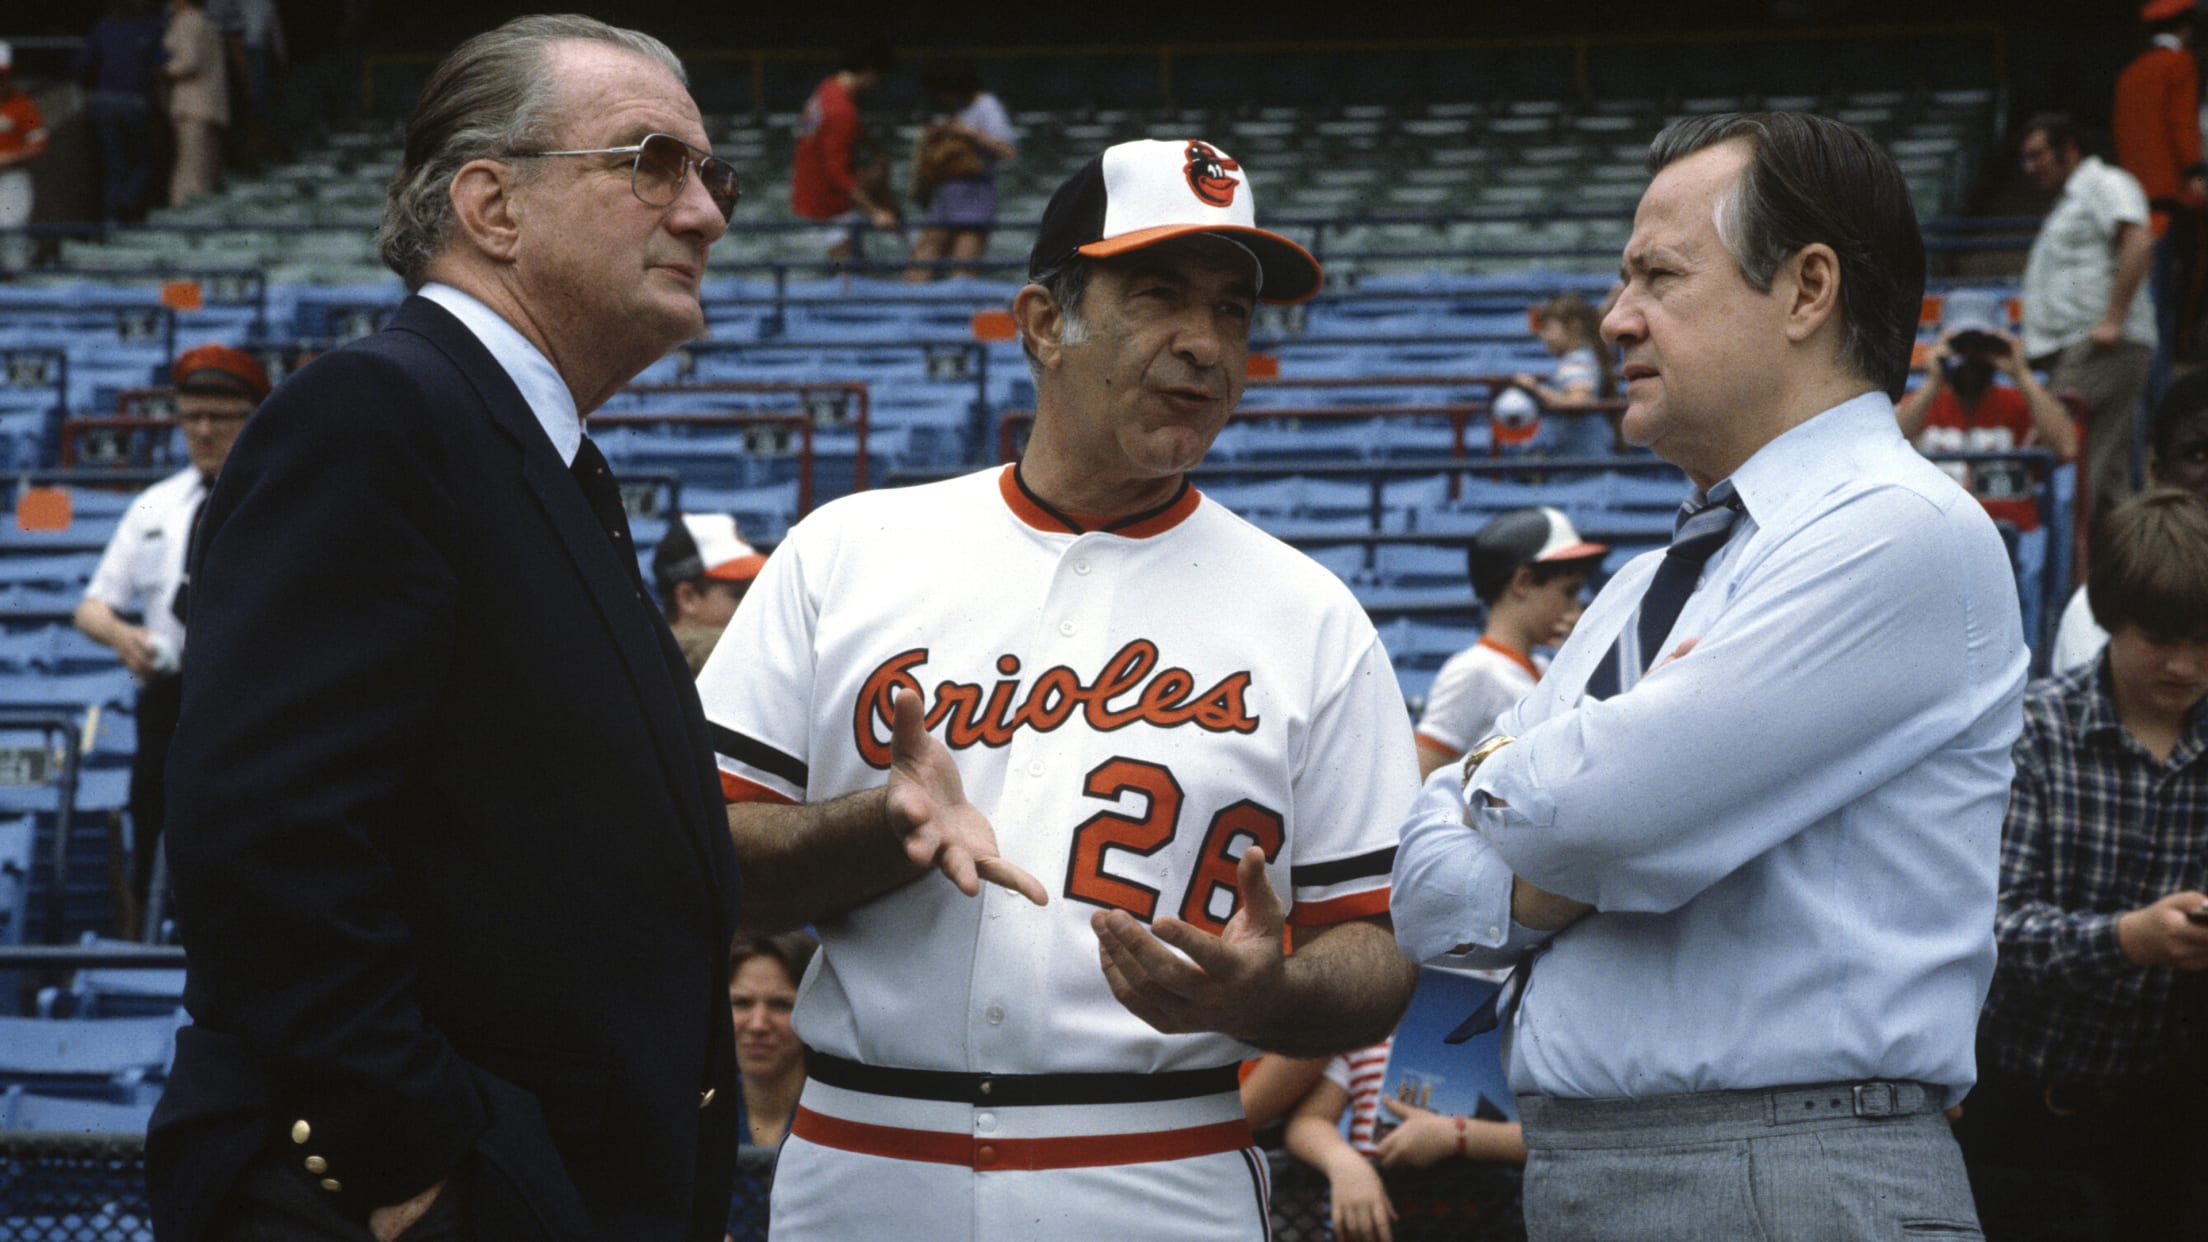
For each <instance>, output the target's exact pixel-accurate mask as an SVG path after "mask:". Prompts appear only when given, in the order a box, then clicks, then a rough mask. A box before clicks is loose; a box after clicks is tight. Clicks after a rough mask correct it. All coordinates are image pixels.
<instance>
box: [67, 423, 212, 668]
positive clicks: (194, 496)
mask: <svg viewBox="0 0 2208 1242" xmlns="http://www.w3.org/2000/svg"><path fill="white" fill-rule="evenodd" d="M205 499H207V480H206V477H205V476H203V475H202V474H200V472H199V469H198V467H196V466H186V467H185V468H184V469H182V470H179V471H177V472H176V473H175V474H172V475H170V476H169V477H168V478H165V479H163V480H161V481H160V482H159V483H156V484H154V485H153V486H152V487H149V488H147V489H146V490H145V491H142V492H140V493H138V497H137V499H135V500H133V501H131V502H130V508H128V509H125V510H124V511H123V518H122V520H121V521H120V522H117V523H116V524H115V534H114V535H113V536H112V537H111V538H109V539H108V541H107V548H106V549H105V550H104V551H102V552H101V553H100V563H99V564H98V565H97V566H95V567H94V568H93V570H92V577H91V579H90V580H89V581H87V582H86V583H85V584H84V597H85V598H86V599H96V600H98V601H100V602H101V603H103V604H106V605H107V606H108V607H110V608H113V609H115V610H116V611H118V612H136V613H139V614H140V615H141V616H142V617H143V618H144V625H145V628H146V630H147V631H148V632H149V633H151V634H152V635H153V644H154V647H155V649H156V650H157V651H158V652H159V658H158V663H157V665H156V667H157V668H158V669H159V670H160V671H163V672H171V673H173V672H175V671H176V667H177V665H176V662H177V661H178V660H179V659H180V658H182V656H183V654H184V623H183V622H182V621H179V620H177V619H176V611H175V604H176V588H177V584H179V583H181V582H183V581H184V556H185V553H186V552H187V551H188V550H189V549H190V547H191V540H192V519H193V518H194V517H196V516H198V514H199V505H200V502H201V501H203V500H205Z"/></svg>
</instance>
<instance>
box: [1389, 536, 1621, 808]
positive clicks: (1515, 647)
mask: <svg viewBox="0 0 2208 1242" xmlns="http://www.w3.org/2000/svg"><path fill="white" fill-rule="evenodd" d="M1609 551H1610V549H1609V547H1608V546H1607V545H1604V544H1599V543H1589V542H1587V541H1586V540H1584V539H1581V538H1580V537H1579V532H1578V531H1576V530H1573V529H1572V523H1571V521H1570V519H1568V518H1566V517H1565V516H1564V514H1563V513H1562V512H1560V511H1558V510H1556V509H1551V508H1548V507H1547V506H1541V507H1537V508H1530V509H1512V510H1511V511H1510V512H1508V513H1504V514H1500V515H1498V516H1496V517H1495V518H1494V519H1493V520H1491V521H1489V522H1488V523H1487V524H1486V525H1485V526H1482V527H1480V529H1479V530H1478V531H1477V532H1475V533H1474V534H1473V536H1472V546H1471V547H1470V548H1468V549H1466V551H1465V565H1466V568H1467V569H1468V570H1469V572H1470V574H1471V577H1472V591H1473V593H1474V594H1476V595H1478V596H1479V597H1480V602H1481V603H1484V604H1486V605H1487V627H1486V629H1484V630H1483V631H1482V632H1481V634H1480V639H1479V641H1478V642H1476V643H1474V644H1472V645H1471V646H1470V647H1467V648H1465V649H1464V650H1463V651H1460V652H1458V653H1457V654H1455V655H1453V656H1451V657H1449V662H1448V663H1446V664H1444V665H1442V666H1441V672H1440V673H1438V674H1436V675H1435V677H1434V685H1433V688H1432V689H1431V690H1428V691H1427V692H1426V710H1425V711H1424V712H1423V713H1421V714H1420V716H1419V718H1418V770H1419V774H1420V775H1421V776H1423V775H1426V774H1427V773H1430V772H1432V771H1433V770H1434V769H1435V768H1438V767H1440V766H1442V765H1443V764H1446V763H1454V762H1456V761H1457V760H1459V759H1461V758H1463V757H1464V752H1466V751H1468V750H1470V749H1472V744H1473V743H1475V742H1477V741H1479V740H1480V739H1481V738H1484V737H1486V736H1487V735H1488V733H1489V732H1491V727H1492V726H1493V725H1494V723H1495V718H1496V717H1497V716H1500V715H1502V714H1503V713H1504V712H1506V711H1508V710H1509V709H1510V708H1511V706H1512V705H1513V704H1515V703H1517V702H1518V700H1519V699H1521V698H1523V697H1525V695H1526V693H1527V692H1528V691H1530V690H1532V689H1533V683H1534V682H1536V681H1538V680H1539V679H1540V677H1541V670H1542V669H1543V668H1545V667H1546V666H1547V664H1548V659H1547V657H1546V656H1542V655H1538V654H1536V652H1535V648H1539V647H1557V646H1561V645H1562V644H1563V642H1564V640H1565V638H1567V637H1568V636H1570V634H1571V632H1572V625H1573V624H1574V623H1575V622H1577V621H1578V620H1579V612H1580V608H1581V597H1582V596H1583V595H1585V594H1586V591H1587V578H1588V575H1590V574H1592V573H1593V572H1594V571H1595V569H1596V568H1597V567H1598V566H1600V565H1601V564H1602V558H1603V557H1604V556H1605V555H1606V554H1607V553H1608V552H1609Z"/></svg>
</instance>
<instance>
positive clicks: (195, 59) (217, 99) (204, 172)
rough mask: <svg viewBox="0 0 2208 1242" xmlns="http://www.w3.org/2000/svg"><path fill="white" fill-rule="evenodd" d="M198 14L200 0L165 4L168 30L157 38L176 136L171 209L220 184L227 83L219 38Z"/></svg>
mask: <svg viewBox="0 0 2208 1242" xmlns="http://www.w3.org/2000/svg"><path fill="white" fill-rule="evenodd" d="M201 10H202V5H201V0H169V28H168V32H167V33H165V34H163V35H162V36H161V46H162V49H163V50H164V51H166V52H167V53H168V59H167V61H166V62H165V63H164V64H163V65H162V68H161V72H162V74H163V75H164V76H166V77H167V78H168V81H169V125H170V127H171V128H172V129H173V130H175V132H176V161H175V165H174V167H173V168H171V169H170V171H169V206H171V207H181V206H183V205H184V204H185V203H187V202H190V201H191V200H192V198H193V197H194V196H196V195H200V194H212V193H214V191H215V189H216V188H217V187H218V186H219V185H220V184H221V182H222V131H223V127H224V126H227V125H228V124H230V83H229V80H228V70H227V68H226V64H227V62H226V60H225V59H224V56H223V51H222V34H221V32H219V31H217V30H216V29H215V24H214V23H213V22H211V21H208V20H207V14H206V13H205V12H203V11H201Z"/></svg>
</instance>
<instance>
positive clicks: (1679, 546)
mask: <svg viewBox="0 0 2208 1242" xmlns="http://www.w3.org/2000/svg"><path fill="white" fill-rule="evenodd" d="M1740 513H1741V504H1740V494H1739V493H1737V492H1735V491H1734V490H1733V482H1732V480H1731V479H1727V480H1725V481H1724V482H1721V483H1719V484H1718V485H1717V486H1716V487H1713V488H1711V489H1710V490H1709V493H1708V495H1707V496H1706V498H1704V499H1701V500H1689V501H1688V502H1687V503H1685V504H1683V505H1681V506H1679V519H1678V521H1677V522H1675V523H1674V524H1673V525H1672V535H1671V547H1670V548H1668V549H1666V550H1665V552H1664V563H1663V564H1661V565H1658V566H1657V567H1656V576H1655V578H1653V579H1651V580H1650V581H1649V584H1648V590H1646V591H1644V592H1642V594H1641V602H1640V603H1639V604H1638V605H1636V606H1635V607H1634V610H1633V616H1632V617H1631V618H1630V619H1629V620H1628V621H1627V623H1626V626H1625V629H1624V630H1622V631H1620V632H1619V634H1618V641H1617V642H1615V643H1613V644H1611V647H1610V650H1608V651H1606V652H1604V653H1603V656H1602V663H1600V664H1598V665H1596V666H1595V671H1594V675H1593V676H1591V677H1589V678H1588V679H1587V690H1586V694H1587V697H1588V698H1591V699H1607V698H1609V697H1610V696H1611V695H1613V694H1618V693H1621V692H1622V691H1626V690H1630V689H1632V688H1633V684H1634V683H1635V682H1638V681H1639V680H1640V679H1641V674H1643V673H1645V672H1647V671H1648V666H1649V663H1650V657H1651V656H1652V655H1653V653H1654V652H1655V651H1656V650H1657V649H1658V648H1659V647H1661V646H1662V645H1663V641H1664V638H1665V636H1666V635H1669V634H1670V633H1671V627H1672V625H1673V623H1675V622H1676V621H1678V620H1679V610H1680V609H1681V608H1684V607H1686V603H1687V597H1688V596H1689V595H1692V594H1694V584H1695V583H1696V582H1697V581H1699V580H1700V579H1701V577H1702V567H1703V566H1704V565H1706V564H1708V563H1709V560H1710V558H1711V557H1713V556H1715V555H1717V550H1718V549H1719V548H1722V547H1724V546H1725V541H1726V540H1727V539H1729V538H1731V537H1732V534H1733V522H1734V520H1735V519H1737V518H1738V517H1739V516H1740ZM1621 669H1631V670H1632V679H1631V680H1622V679H1621V678H1620V675H1619V670H1621ZM1553 943H1555V942H1554V941H1553V940H1552V941H1547V942H1544V943H1543V944H1542V945H1541V946H1540V947H1538V948H1536V949H1534V950H1533V951H1532V952H1531V953H1529V954H1527V955H1526V956H1525V957H1522V958H1520V959H1518V964H1517V965H1515V966H1513V967H1511V968H1510V974H1509V975H1508V976H1506V977H1505V978H1504V979H1503V985H1502V986H1501V987H1500V988H1497V989H1496V990H1495V993H1494V994H1493V995H1491V996H1489V997H1488V998H1487V999H1486V1000H1485V1001H1483V1002H1481V1004H1480V1007H1479V1008H1478V1009H1476V1010H1474V1011H1473V1013H1472V1016H1471V1017H1469V1018H1466V1019H1465V1020H1464V1021H1463V1022H1461V1023H1459V1024H1458V1025H1457V1028H1456V1029H1455V1030H1453V1031H1451V1032H1449V1033H1448V1034H1447V1035H1444V1036H1442V1042H1443V1043H1447V1044H1461V1043H1463V1042H1465V1041H1466V1040H1468V1039H1471V1038H1473V1037H1474V1036H1478V1035H1485V1034H1487V1033H1488V1032H1489V1031H1492V1030H1494V1029H1495V1028H1496V1027H1497V1026H1500V1025H1502V1024H1503V1023H1506V1022H1508V1021H1510V1019H1511V1016H1512V1015H1513V1014H1514V1013H1515V1012H1516V1011H1517V1008H1518V1002H1519V1001H1520V1000H1522V999H1524V997H1525V994H1526V981H1527V979H1529V978H1531V977H1532V975H1533V964H1534V962H1535V961H1537V960H1538V959H1539V958H1540V956H1541V954H1543V953H1544V952H1546V951H1547V950H1548V947H1549V945H1550V944H1553Z"/></svg>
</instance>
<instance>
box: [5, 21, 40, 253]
mask: <svg viewBox="0 0 2208 1242" xmlns="http://www.w3.org/2000/svg"><path fill="white" fill-rule="evenodd" d="M45 153H46V122H45V121H44V120H43V119H42V118H41V117H40V116H39V114H38V105H37V104H36V103H34V102H32V100H31V97H30V95H29V93H28V92H25V91H23V90H19V89H17V87H16V85H15V49H14V48H12V47H11V46H9V45H8V44H6V43H0V275H4V274H6V273H8V272H12V271H17V270H19V269H21V268H23V267H25V266H27V265H28V264H29V263H30V256H31V238H30V234H28V233H16V232H14V230H17V229H21V228H23V227H24V226H25V225H27V224H29V223H30V222H31V204H32V198H31V170H30V162H31V161H32V160H35V159H37V158H38V157H39V156H41V155H43V154H45Z"/></svg>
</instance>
